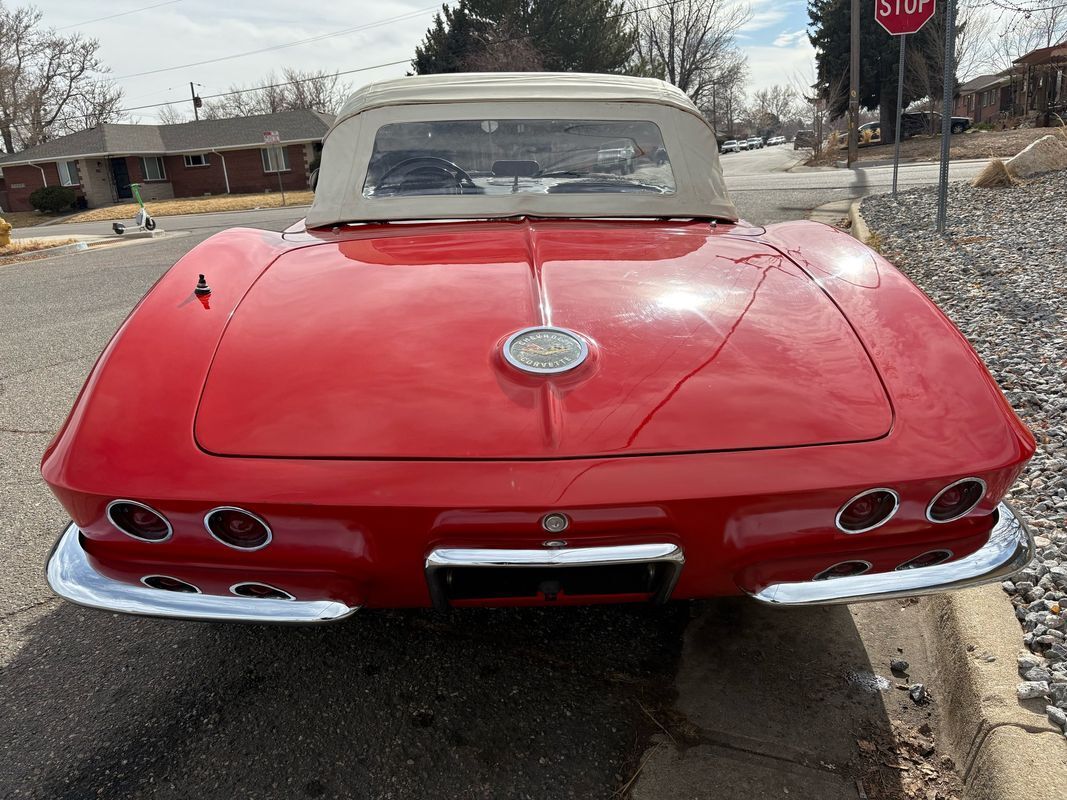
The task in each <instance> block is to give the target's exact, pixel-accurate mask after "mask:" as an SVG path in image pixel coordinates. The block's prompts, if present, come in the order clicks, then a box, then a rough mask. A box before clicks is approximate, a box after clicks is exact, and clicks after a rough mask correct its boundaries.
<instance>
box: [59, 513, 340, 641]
mask: <svg viewBox="0 0 1067 800" xmlns="http://www.w3.org/2000/svg"><path fill="white" fill-rule="evenodd" d="M46 575H47V577H48V585H49V586H51V587H52V591H54V592H55V593H56V594H58V595H59V596H60V597H62V598H64V599H65V600H70V601H71V602H72V603H77V604H78V605H82V606H88V607H89V608H99V609H103V610H105V611H118V612H121V613H123V614H140V615H144V616H150V617H172V618H177V619H190V620H206V621H212V622H267V623H271V622H292V623H315V622H333V621H335V620H339V619H344V618H345V617H347V616H349V615H350V614H353V613H354V612H355V611H357V610H358V608H359V607H358V606H355V607H353V606H347V605H345V604H344V603H339V602H336V601H333V600H274V599H269V598H250V597H238V596H236V595H234V596H232V597H231V596H224V595H210V594H182V593H180V592H168V591H163V590H161V589H152V588H149V587H148V586H140V585H136V584H129V583H124V582H122V581H117V580H115V579H113V578H109V577H107V576H106V575H102V574H101V573H99V572H97V571H96V570H95V569H94V568H93V566H92V564H90V563H89V559H88V556H87V555H86V553H85V550H84V549H83V548H82V545H81V538H80V533H79V531H78V527H77V526H76V525H73V524H71V525H70V527H68V528H67V530H66V531H65V532H64V533H63V535H62V536H60V537H59V541H57V542H56V545H55V547H53V548H52V553H51V555H50V556H49V557H48V567H47V569H46Z"/></svg>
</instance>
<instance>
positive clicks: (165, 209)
mask: <svg viewBox="0 0 1067 800" xmlns="http://www.w3.org/2000/svg"><path fill="white" fill-rule="evenodd" d="M314 196H315V194H314V193H313V192H311V191H310V190H308V191H302V192H286V193H285V204H286V205H287V206H306V205H309V204H310V203H311V200H312V198H313V197H314ZM281 204H282V196H281V195H280V194H278V193H276V192H272V193H270V194H266V193H264V194H220V195H213V196H211V197H178V198H175V199H173V200H150V201H148V202H146V203H145V207H146V208H147V209H148V213H149V214H151V215H152V216H153V217H168V216H178V215H180V214H209V213H211V212H213V211H248V210H249V209H253V208H278V207H280V206H281ZM136 213H137V204H136V203H125V204H123V205H118V206H105V207H103V208H93V209H90V210H89V211H83V212H81V213H80V214H75V215H74V216H72V217H68V218H67V219H66V220H64V221H65V222H101V221H104V220H112V219H120V220H121V219H133V216H134V214H136ZM12 224H14V223H12Z"/></svg>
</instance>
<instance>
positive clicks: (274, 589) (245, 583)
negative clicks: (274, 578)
mask: <svg viewBox="0 0 1067 800" xmlns="http://www.w3.org/2000/svg"><path fill="white" fill-rule="evenodd" d="M242 586H262V587H263V588H264V589H270V590H271V591H272V592H277V593H278V594H284V595H285V597H276V598H274V599H275V600H286V601H288V600H296V598H295V597H293V596H292V595H291V594H289V592H287V591H285V589H279V588H278V587H277V586H273V585H271V584H269V583H263V582H262V581H241V582H240V583H235V584H234V585H233V586H231V587H230V594H233V595H237V597H244V598H247V599H248V600H269V599H271V598H268V597H249V596H248V595H244V594H240V593H239V592H238V591H237V590H238V589H240V588H241V587H242Z"/></svg>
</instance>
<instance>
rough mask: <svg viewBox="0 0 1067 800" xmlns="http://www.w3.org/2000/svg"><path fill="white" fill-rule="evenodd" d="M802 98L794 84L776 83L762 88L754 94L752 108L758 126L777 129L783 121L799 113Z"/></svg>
mask: <svg viewBox="0 0 1067 800" xmlns="http://www.w3.org/2000/svg"><path fill="white" fill-rule="evenodd" d="M799 100H800V98H799V97H798V95H797V92H796V90H795V89H794V88H793V87H792V86H787V85H783V84H775V85H774V86H770V87H768V88H765V89H760V90H759V91H757V92H756V93H755V94H754V95H752V106H751V107H752V109H753V111H754V116H755V117H756V119H757V127H758V128H760V129H761V130H763V129H775V130H777V129H778V128H779V127H781V125H782V123H783V122H784V121H785V120H787V119H791V118H794V117H796V116H797V115H798V106H799V105H800V103H799Z"/></svg>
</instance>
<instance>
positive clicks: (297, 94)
mask: <svg viewBox="0 0 1067 800" xmlns="http://www.w3.org/2000/svg"><path fill="white" fill-rule="evenodd" d="M349 89H350V87H349V85H348V84H347V83H343V82H341V81H340V80H339V79H338V77H337V75H336V74H334V73H332V72H327V71H326V70H318V71H310V72H302V71H300V70H295V69H290V68H288V67H287V68H286V69H285V70H283V72H282V76H281V78H279V77H278V76H277V75H276V74H275V73H274V72H271V73H270V74H269V75H267V77H266V78H265V79H264V83H263V85H260V86H255V87H241V86H231V87H230V91H229V92H228V93H227V94H226V96H225V97H219V98H216V99H214V100H208V101H207V102H206V103H204V110H203V112H202V114H201V116H203V118H204V119H224V118H227V117H248V116H253V115H256V114H276V113H278V112H279V111H292V110H294V109H297V108H310V109H312V110H314V111H321V112H322V113H324V114H333V113H335V112H336V111H337V109H338V108H340V107H341V104H342V103H343V102H344V100H345V98H346V97H347V96H348V94H349Z"/></svg>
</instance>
